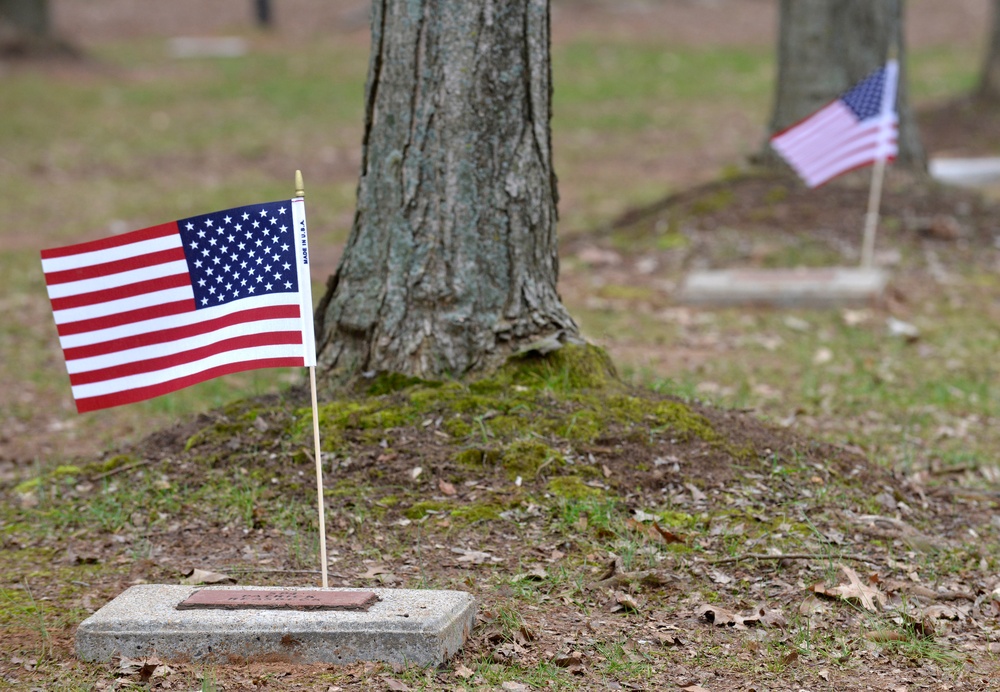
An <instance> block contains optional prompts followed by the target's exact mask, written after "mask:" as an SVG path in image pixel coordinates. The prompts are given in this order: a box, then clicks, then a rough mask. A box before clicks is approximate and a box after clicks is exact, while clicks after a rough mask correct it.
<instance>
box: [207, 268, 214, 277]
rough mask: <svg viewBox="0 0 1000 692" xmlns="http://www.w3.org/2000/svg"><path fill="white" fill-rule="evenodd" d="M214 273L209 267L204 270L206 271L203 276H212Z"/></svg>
mask: <svg viewBox="0 0 1000 692" xmlns="http://www.w3.org/2000/svg"><path fill="white" fill-rule="evenodd" d="M214 273H215V272H214V271H212V268H211V267H209V268H208V269H206V270H205V276H211V275H212V274H214Z"/></svg>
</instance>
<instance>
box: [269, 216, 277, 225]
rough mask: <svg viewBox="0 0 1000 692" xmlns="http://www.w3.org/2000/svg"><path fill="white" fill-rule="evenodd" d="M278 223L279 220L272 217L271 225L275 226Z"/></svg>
mask: <svg viewBox="0 0 1000 692" xmlns="http://www.w3.org/2000/svg"><path fill="white" fill-rule="evenodd" d="M276 223H278V220H277V219H276V218H274V217H273V216H272V217H271V225H272V226H273V225H274V224H276Z"/></svg>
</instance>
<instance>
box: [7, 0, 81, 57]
mask: <svg viewBox="0 0 1000 692" xmlns="http://www.w3.org/2000/svg"><path fill="white" fill-rule="evenodd" d="M51 17H52V15H51V13H50V6H49V1H48V0H0V57H3V56H14V57H31V56H43V57H44V56H53V55H60V56H68V57H76V56H77V55H78V53H77V51H76V50H75V49H74V48H73V47H72V46H70V45H69V44H68V43H66V42H65V41H63V40H61V39H60V38H58V37H57V36H55V35H53V33H52V19H51Z"/></svg>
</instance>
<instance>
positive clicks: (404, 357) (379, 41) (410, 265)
mask: <svg viewBox="0 0 1000 692" xmlns="http://www.w3.org/2000/svg"><path fill="white" fill-rule="evenodd" d="M549 20H550V17H549V6H548V0H504V1H503V2H500V1H499V0H476V1H474V2H470V1H469V0H464V1H463V0H409V1H405V0H374V1H373V9H372V49H371V60H370V63H369V70H368V83H367V87H366V99H367V106H366V114H365V135H364V141H363V155H362V164H361V178H360V182H359V184H358V200H357V211H356V213H355V217H354V225H353V227H352V229H351V234H350V237H349V239H348V242H347V246H346V248H345V250H344V255H343V257H342V259H341V262H340V266H339V267H338V268H337V272H336V273H335V274H334V275H333V276H332V277H331V278H330V281H329V284H328V286H327V291H326V294H325V296H324V297H323V299H322V300H321V301H320V304H319V308H318V310H317V335H318V339H319V353H318V358H319V366H320V369H321V371H322V372H323V373H324V374H325V375H326V376H327V377H328V378H332V380H334V381H342V380H344V379H347V378H349V377H351V376H353V375H355V374H358V373H362V372H366V371H377V372H383V371H384V372H398V373H405V374H409V375H414V376H418V377H425V378H439V377H441V376H454V377H459V376H462V375H465V374H467V373H470V372H475V371H478V370H484V369H489V368H491V367H493V366H494V365H496V364H497V363H499V362H500V361H501V360H502V359H504V358H505V357H506V356H507V355H509V354H510V353H511V352H513V351H515V350H517V349H518V348H519V347H521V346H524V345H526V344H527V343H529V342H531V341H534V340H538V339H540V338H544V337H549V336H552V335H553V334H557V333H558V334H562V335H564V336H569V337H571V338H572V337H574V336H575V335H576V333H577V327H576V324H575V323H574V322H573V319H572V318H571V317H570V316H569V314H568V313H567V311H566V310H565V308H564V307H563V305H562V303H561V301H560V298H559V295H558V294H557V292H556V281H557V278H558V272H559V264H558V256H557V252H556V234H555V223H556V200H557V193H556V178H555V175H554V173H553V169H552V142H551V136H550V135H551V133H550V119H551V91H552V85H551V72H550V62H549Z"/></svg>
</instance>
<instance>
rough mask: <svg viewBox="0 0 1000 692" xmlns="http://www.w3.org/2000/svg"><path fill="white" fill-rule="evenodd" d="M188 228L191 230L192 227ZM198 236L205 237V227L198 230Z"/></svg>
mask: <svg viewBox="0 0 1000 692" xmlns="http://www.w3.org/2000/svg"><path fill="white" fill-rule="evenodd" d="M190 225H191V224H188V226H190ZM188 230H189V231H190V230H191V229H190V228H189V229H188ZM198 237H199V238H204V237H205V229H204V228H202V229H199V230H198Z"/></svg>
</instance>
